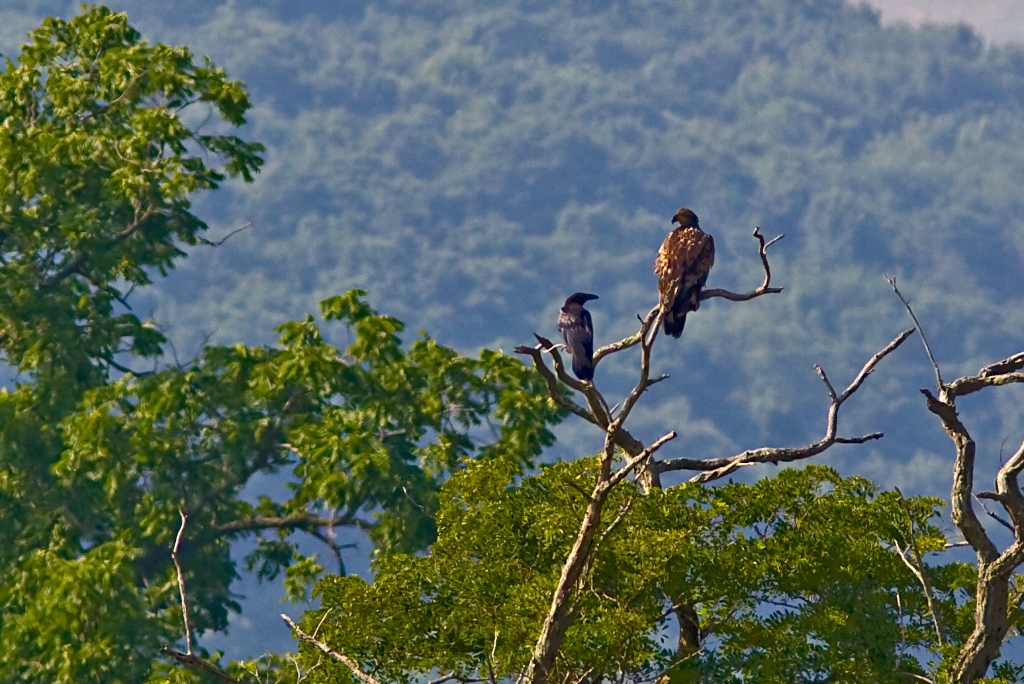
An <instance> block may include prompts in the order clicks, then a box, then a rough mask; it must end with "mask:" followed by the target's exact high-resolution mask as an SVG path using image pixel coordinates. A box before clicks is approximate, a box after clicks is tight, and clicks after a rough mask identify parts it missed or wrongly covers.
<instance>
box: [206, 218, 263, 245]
mask: <svg viewBox="0 0 1024 684" xmlns="http://www.w3.org/2000/svg"><path fill="white" fill-rule="evenodd" d="M251 227H252V221H250V222H249V223H246V224H245V225H244V226H242V227H241V228H235V229H234V230H233V231H231V232H230V233H228V234H227V235H225V236H224V237H222V238H221V239H220V240H207V239H206V238H204V237H200V238H198V240H199V244H201V245H207V246H209V247H220V246H221V245H223V244H224V243H225V242H227V241H228V238H230V237H231V236H232V235H235V234H237V233H241V232H242V231H243V230H248V229H249V228H251Z"/></svg>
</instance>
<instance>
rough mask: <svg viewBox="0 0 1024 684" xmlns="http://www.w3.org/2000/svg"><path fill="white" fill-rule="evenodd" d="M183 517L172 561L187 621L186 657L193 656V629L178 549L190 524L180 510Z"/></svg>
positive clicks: (182, 612) (182, 613)
mask: <svg viewBox="0 0 1024 684" xmlns="http://www.w3.org/2000/svg"><path fill="white" fill-rule="evenodd" d="M178 514H179V515H180V516H181V527H179V528H178V534H177V536H175V537H174V546H173V547H171V560H173V561H174V569H175V571H176V572H177V574H178V593H179V594H181V619H182V620H184V621H185V655H192V628H191V627H190V626H189V624H188V592H186V591H185V575H184V574H183V573H182V572H181V561H180V560H179V559H178V549H180V548H181V537H182V535H184V534H185V525H187V524H188V516H187V515H186V514H185V511H183V510H181V509H178Z"/></svg>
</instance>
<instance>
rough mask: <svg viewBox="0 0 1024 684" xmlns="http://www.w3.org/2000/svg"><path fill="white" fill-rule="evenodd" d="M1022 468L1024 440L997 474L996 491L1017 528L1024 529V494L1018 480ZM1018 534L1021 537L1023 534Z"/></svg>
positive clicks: (1023, 464)
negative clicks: (1023, 494)
mask: <svg viewBox="0 0 1024 684" xmlns="http://www.w3.org/2000/svg"><path fill="white" fill-rule="evenodd" d="M1021 470H1024V442H1022V443H1021V445H1020V447H1019V448H1018V449H1017V451H1016V453H1014V455H1013V456H1011V457H1010V459H1009V460H1008V461H1007V462H1006V463H1004V464H1003V466H1002V467H1001V468H1000V469H999V472H998V473H997V474H996V492H997V493H998V494H999V495H1000V497H1001V498H1000V500H999V503H1001V504H1002V505H1003V508H1005V509H1006V512H1007V513H1009V514H1010V520H1011V521H1012V522H1013V527H1014V529H1015V530H1024V496H1022V495H1021V491H1020V485H1019V484H1018V481H1017V478H1018V476H1019V475H1020V472H1021ZM1016 536H1017V537H1018V538H1020V537H1021V536H1022V535H1020V534H1017V535H1016Z"/></svg>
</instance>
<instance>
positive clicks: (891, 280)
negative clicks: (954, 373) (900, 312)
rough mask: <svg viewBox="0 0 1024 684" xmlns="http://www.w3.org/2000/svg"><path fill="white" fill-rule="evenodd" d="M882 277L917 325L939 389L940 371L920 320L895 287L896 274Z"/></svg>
mask: <svg viewBox="0 0 1024 684" xmlns="http://www.w3.org/2000/svg"><path fill="white" fill-rule="evenodd" d="M882 277H883V278H885V280H886V281H887V282H888V283H889V285H891V286H892V291H893V292H895V293H896V296H897V297H899V298H900V301H901V302H903V307H904V308H905V309H906V310H907V313H908V314H910V319H911V320H912V321H914V325H915V326H916V327H917V330H918V332H920V333H921V343H922V344H924V351H925V353H926V354H928V360H929V361H931V362H932V368H933V369H934V370H935V388H936V389H938V390H941V389H942V387H943V383H942V371H940V370H939V364H938V363H936V362H935V356H934V355H933V354H932V348H931V346H930V345H929V344H928V338H927V337H925V335H924V329H923V328H922V327H921V322H920V321H918V320H917V316H915V315H914V310H913V309H912V308H910V302H908V301H907V300H906V298H905V297H904V296H903V293H902V292H900V289H899V288H898V287H896V276H893V277H892V278H890V277H889V276H887V275H885V274H884V273H883V274H882Z"/></svg>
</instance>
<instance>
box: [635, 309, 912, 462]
mask: <svg viewBox="0 0 1024 684" xmlns="http://www.w3.org/2000/svg"><path fill="white" fill-rule="evenodd" d="M913 332H914V330H913V328H911V329H909V330H904V331H903V332H902V333H900V334H899V335H897V336H896V338H895V339H893V341H892V342H890V343H889V344H887V345H886V346H885V347H883V348H882V349H880V350H879V351H878V352H876V353H875V355H874V356H872V357H871V358H870V359H868V361H867V363H865V364H864V367H863V368H861V370H860V372H859V373H858V374H857V377H855V378H854V379H853V382H851V383H850V385H849V386H848V387H847V388H846V389H845V390H843V392H842V393H841V394H839V393H837V392H836V390H835V388H833V387H832V383H831V382H830V381H829V379H828V376H827V375H825V371H824V370H823V369H822V368H821V366H815V370H817V372H818V375H819V376H820V377H821V379H822V382H823V383H824V384H825V390H826V391H827V392H828V395H829V399H831V401H832V403H831V405H830V406H829V411H828V420H827V423H826V427H825V436H824V437H822V438H821V439H820V440H818V441H817V442H814V443H813V444H808V445H807V446H803V447H762V448H760V449H750V450H748V451H744V452H743V453H740V454H736V455H735V456H728V457H725V458H707V459H692V458H674V459H669V460H667V461H661V462H657V463H652V464H651V466H650V468H654V469H656V470H658V471H659V472H669V471H675V470H694V471H701V472H700V474H699V475H695V476H693V477H692V478H690V482H711V481H713V480H718V479H720V478H723V477H726V476H727V475H730V474H732V473H734V472H736V471H737V470H738V469H740V468H743V467H745V466H750V465H755V464H757V463H774V464H776V465H777V464H779V463H787V462H791V461H800V460H803V459H806V458H811V457H812V456H817V455H818V454H820V453H822V452H823V451H825V450H826V449H829V448H830V447H832V446H833V445H835V444H863V443H864V442H868V441H871V440H875V439H881V438H882V433H880V432H873V433H871V434H868V435H864V436H862V437H839V436H838V434H837V433H838V428H839V408H840V407H841V406H842V405H843V403H844V402H845V401H846V400H847V399H849V398H850V397H851V396H853V394H854V393H855V392H856V391H857V390H858V389H860V386H861V385H862V384H863V383H864V381H865V380H866V379H867V377H868V375H870V374H871V372H872V371H873V370H874V369H875V366H877V365H878V363H879V362H880V361H881V360H882V359H884V358H885V357H886V356H888V355H889V354H891V353H892V352H894V351H896V349H898V348H899V346H900V345H901V344H903V342H904V341H906V339H907V338H908V337H910V336H911V335H912V334H913Z"/></svg>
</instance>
